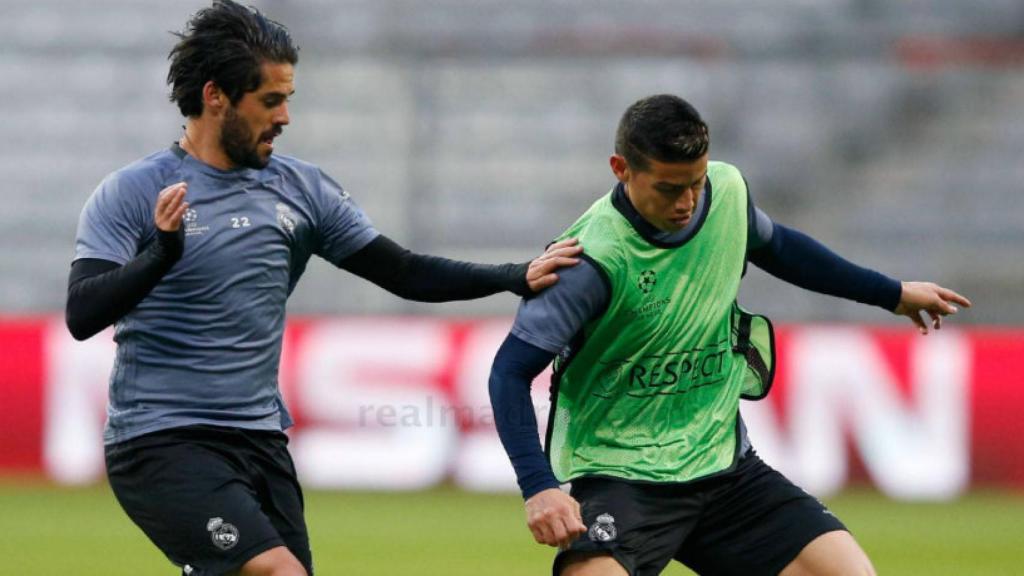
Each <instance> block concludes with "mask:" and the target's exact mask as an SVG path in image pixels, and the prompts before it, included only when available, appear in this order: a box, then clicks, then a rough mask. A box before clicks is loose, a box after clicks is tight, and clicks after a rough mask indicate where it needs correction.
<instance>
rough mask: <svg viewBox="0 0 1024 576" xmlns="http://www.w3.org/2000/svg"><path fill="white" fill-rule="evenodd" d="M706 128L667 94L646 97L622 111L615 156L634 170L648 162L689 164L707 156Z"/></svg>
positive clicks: (691, 111)
mask: <svg viewBox="0 0 1024 576" xmlns="http://www.w3.org/2000/svg"><path fill="white" fill-rule="evenodd" d="M709 144H710V140H709V139H708V125H707V124H705V123H704V120H702V119H701V117H700V114H699V113H698V112H697V109H696V108H694V107H693V106H691V105H690V103H689V102H687V101H686V100H683V99H682V98H680V97H678V96H673V95H671V94H658V95H655V96H648V97H647V98H643V99H641V100H638V101H636V102H635V103H633V105H632V106H630V107H629V108H627V109H626V112H625V114H623V115H622V120H620V121H619V128H618V130H617V131H616V133H615V153H616V154H619V155H621V156H623V157H625V158H626V162H627V163H628V164H629V167H630V168H632V169H634V170H647V169H648V168H650V160H656V161H658V162H693V161H694V160H697V159H699V158H700V157H701V156H703V155H704V154H707V151H708V147H709Z"/></svg>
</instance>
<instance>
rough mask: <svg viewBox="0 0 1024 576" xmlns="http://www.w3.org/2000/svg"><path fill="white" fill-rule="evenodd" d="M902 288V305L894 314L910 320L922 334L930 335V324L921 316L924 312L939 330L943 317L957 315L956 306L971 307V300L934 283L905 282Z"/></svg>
mask: <svg viewBox="0 0 1024 576" xmlns="http://www.w3.org/2000/svg"><path fill="white" fill-rule="evenodd" d="M902 286H903V290H902V293H901V294H900V303H899V305H898V306H896V309H895V310H893V313H894V314H899V315H900V316H906V317H908V318H910V320H911V321H912V322H913V323H914V325H916V326H917V328H918V330H920V331H921V333H922V334H927V333H928V323H927V322H926V321H925V320H924V318H923V317H922V316H921V313H922V312H924V313H926V314H928V316H929V317H930V318H931V321H932V326H933V327H934V328H935V329H936V330H939V329H941V328H942V317H943V316H948V315H950V314H956V313H957V307H956V306H954V304H959V305H960V306H963V307H964V308H970V307H971V301H970V300H968V299H967V298H965V297H963V296H961V295H960V294H957V293H956V292H954V291H952V290H950V289H948V288H943V287H942V286H939V285H938V284H935V283H934V282H903V283H902Z"/></svg>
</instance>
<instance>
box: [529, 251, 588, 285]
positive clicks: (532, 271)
mask: <svg viewBox="0 0 1024 576" xmlns="http://www.w3.org/2000/svg"><path fill="white" fill-rule="evenodd" d="M581 252H583V247H582V246H580V245H579V241H578V240H576V239H575V238H569V239H566V240H562V241H561V242H555V243H554V244H552V245H550V246H548V248H547V250H545V251H544V253H543V254H541V255H540V256H538V257H537V258H536V259H535V260H533V261H532V262H530V266H529V267H528V268H527V269H526V283H527V284H529V286H530V290H531V291H532V292H533V293H534V294H536V293H537V292H540V291H541V290H543V289H545V288H547V287H549V286H551V285H552V284H554V283H555V282H558V274H556V273H555V270H558V269H559V268H563V267H565V266H575V265H576V264H577V263H578V262H579V261H580V259H579V258H576V256H579V254H580V253H581Z"/></svg>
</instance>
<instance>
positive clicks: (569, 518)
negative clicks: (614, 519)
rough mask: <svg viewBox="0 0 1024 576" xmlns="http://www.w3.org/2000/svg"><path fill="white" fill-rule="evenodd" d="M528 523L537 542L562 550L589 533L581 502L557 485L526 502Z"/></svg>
mask: <svg viewBox="0 0 1024 576" xmlns="http://www.w3.org/2000/svg"><path fill="white" fill-rule="evenodd" d="M526 524H527V525H528V526H529V527H530V532H532V533H533V539H534V540H536V541H537V543H538V544H547V545H548V546H558V547H559V548H563V549H564V548H568V547H569V545H570V544H572V543H573V541H574V540H576V539H577V538H579V537H580V536H581V535H583V534H586V532H587V527H586V526H584V525H583V516H582V515H581V514H580V503H579V502H577V501H576V499H575V498H573V497H572V496H570V495H568V494H566V493H565V492H562V491H561V490H560V489H558V488H548V489H547V490H542V491H540V492H538V493H536V494H534V495H533V496H531V497H530V499H529V500H527V501H526Z"/></svg>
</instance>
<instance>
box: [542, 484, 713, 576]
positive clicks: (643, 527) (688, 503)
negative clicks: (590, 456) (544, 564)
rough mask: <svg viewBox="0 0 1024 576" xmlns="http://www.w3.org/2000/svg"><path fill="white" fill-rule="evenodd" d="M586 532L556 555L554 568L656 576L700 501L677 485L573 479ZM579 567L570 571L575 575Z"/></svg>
mask: <svg viewBox="0 0 1024 576" xmlns="http://www.w3.org/2000/svg"><path fill="white" fill-rule="evenodd" d="M572 496H573V497H574V498H575V499H576V500H577V501H578V502H579V503H580V512H581V514H582V516H583V524H584V525H585V526H587V528H588V530H587V533H586V534H583V535H582V536H580V537H579V538H577V539H576V540H575V541H574V542H573V543H572V544H571V545H570V546H569V548H568V549H566V550H562V551H560V552H559V554H558V555H557V556H556V557H555V562H554V566H553V569H552V573H553V574H555V575H556V576H557V575H559V574H566V573H567V572H566V571H565V570H566V569H567V568H569V567H570V566H572V565H574V564H576V565H577V567H575V568H573V570H585V571H584V572H578V574H605V573H606V572H604V571H599V570H602V569H604V568H607V569H613V568H614V567H618V568H619V569H620V571H617V572H610V574H631V575H633V576H655V575H657V574H660V573H661V571H662V570H663V569H664V568H665V566H666V565H667V564H668V563H669V562H670V561H671V560H672V557H673V555H674V554H675V552H676V550H677V549H678V548H679V545H680V544H681V543H682V542H683V540H684V539H685V538H686V535H687V534H688V533H689V531H690V530H691V529H692V528H693V526H694V524H696V522H697V518H698V517H699V515H700V508H701V500H700V498H699V497H694V496H693V495H692V494H690V493H687V492H686V491H681V490H679V489H678V488H677V487H671V486H657V485H653V484H639V483H631V482H624V481H621V480H615V479H610V478H583V479H578V480H574V481H573V484H572ZM574 573H576V572H568V574H574Z"/></svg>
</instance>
